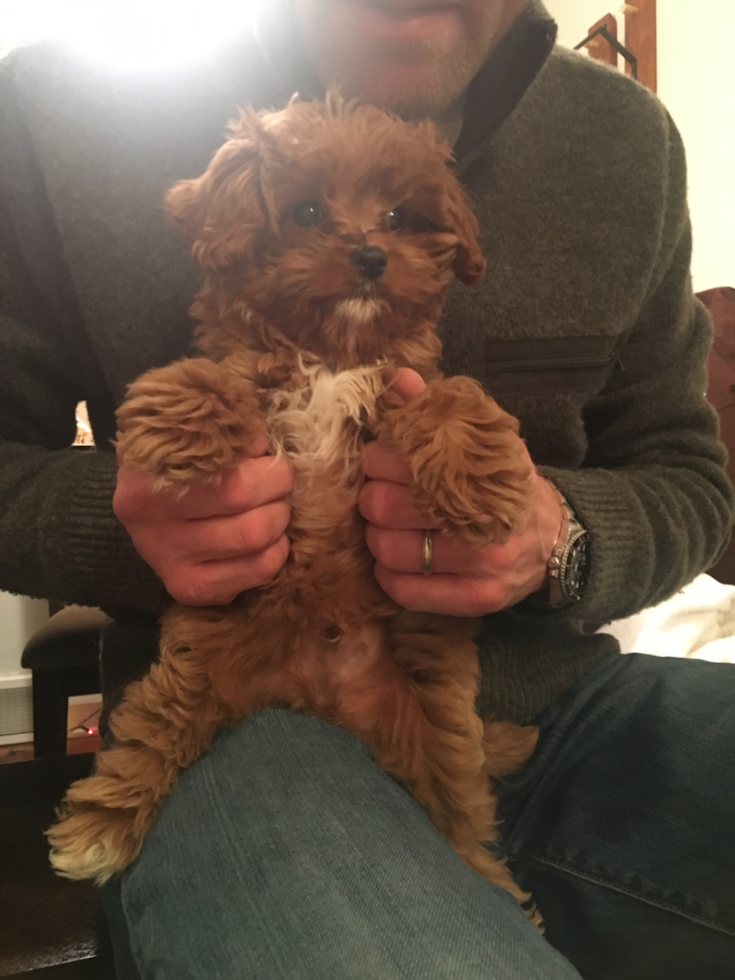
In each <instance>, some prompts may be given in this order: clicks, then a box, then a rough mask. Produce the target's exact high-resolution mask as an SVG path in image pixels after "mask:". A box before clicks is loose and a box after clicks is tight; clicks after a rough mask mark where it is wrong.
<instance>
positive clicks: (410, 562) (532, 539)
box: [360, 368, 562, 617]
mask: <svg viewBox="0 0 735 980" xmlns="http://www.w3.org/2000/svg"><path fill="white" fill-rule="evenodd" d="M423 388H424V382H423V380H422V379H421V378H420V376H419V375H418V374H416V372H415V371H411V370H409V369H408V368H403V369H401V370H400V371H399V372H398V376H397V378H396V389H397V390H398V391H399V393H400V394H401V395H402V397H404V398H405V399H406V400H407V401H408V400H409V399H410V398H412V397H414V396H415V395H417V394H418V393H419V392H420V391H421V390H422V389H423ZM518 445H519V451H520V452H524V453H527V450H526V447H525V445H524V444H523V442H522V441H521V440H520V439H519V440H518ZM362 465H363V470H364V472H365V475H366V476H367V477H368V478H369V479H368V480H367V481H366V483H365V485H364V487H363V488H362V491H361V493H360V512H361V513H362V515H363V517H365V518H366V519H367V521H368V522H369V523H368V526H367V529H366V532H365V539H366V541H367V545H368V547H369V548H370V551H371V552H372V553H373V555H374V556H375V558H376V565H375V577H376V579H377V580H378V582H379V584H380V586H381V587H382V588H383V590H384V591H385V592H387V594H388V595H389V596H390V597H391V598H392V599H394V600H395V601H396V602H397V603H399V605H401V606H403V607H404V608H406V609H411V610H414V611H425V612H438V613H444V614H448V615H452V616H470V617H472V616H484V615H486V614H487V613H491V612H497V611H498V610H499V609H505V608H506V607H508V606H512V605H514V604H515V603H516V602H520V601H521V599H524V598H525V597H526V596H527V595H530V594H531V593H532V592H538V591H539V590H541V589H543V588H544V586H545V584H546V572H547V569H546V562H547V560H548V558H549V556H550V555H551V551H552V549H553V547H554V544H555V543H556V539H557V536H558V534H559V529H560V526H561V518H562V515H561V505H560V503H559V500H558V498H557V496H556V494H555V493H554V489H553V487H552V485H551V484H550V483H549V482H548V480H545V479H543V477H541V476H540V475H539V474H538V473H537V472H536V469H535V467H534V466H533V465H532V464H531V462H530V459H529V466H530V469H531V471H532V474H533V477H532V478H533V481H534V486H533V491H532V492H533V493H534V494H535V498H536V505H535V507H534V508H533V510H532V512H531V517H530V519H529V521H528V524H527V525H526V527H525V528H524V530H523V531H522V532H521V533H520V534H516V535H513V536H512V537H511V538H509V539H508V541H507V542H506V543H505V544H504V545H502V546H501V545H491V546H490V547H487V548H484V549H482V550H478V549H476V548H472V547H470V545H467V544H464V543H463V542H460V541H456V540H452V539H451V538H449V537H447V536H446V535H444V534H442V533H441V532H440V531H439V530H435V532H434V535H433V555H432V565H431V575H423V574H422V572H421V556H422V548H423V541H424V534H425V532H426V529H427V522H426V520H425V518H423V517H422V516H421V515H420V514H419V513H418V511H417V510H416V509H415V508H414V506H413V503H412V498H411V489H410V482H411V474H410V470H409V467H408V463H407V462H406V460H405V459H403V458H402V457H401V456H399V455H398V454H397V453H395V452H393V451H392V450H390V449H387V448H386V447H385V446H383V445H381V444H380V443H379V442H371V443H368V444H367V445H366V446H365V447H364V449H363V464H362Z"/></svg>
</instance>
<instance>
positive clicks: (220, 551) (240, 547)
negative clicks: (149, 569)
mask: <svg viewBox="0 0 735 980" xmlns="http://www.w3.org/2000/svg"><path fill="white" fill-rule="evenodd" d="M290 518H291V508H290V506H289V505H288V503H287V502H286V501H285V500H277V501H274V502H273V503H270V504H263V506H262V507H256V508H254V509H253V510H249V511H246V512H245V513H242V514H233V515H229V516H226V517H210V518H206V519H202V520H193V521H187V522H186V523H185V524H183V525H181V528H182V530H181V535H180V538H179V541H178V546H179V548H180V549H181V550H182V551H185V553H186V555H187V557H189V558H191V559H192V560H193V561H197V562H200V561H211V560H216V561H222V560H225V559H229V558H238V557H242V556H246V555H252V554H255V553H257V552H259V551H263V550H264V549H265V548H268V547H269V546H270V545H272V544H273V543H274V542H275V541H277V540H278V539H279V538H280V537H281V535H282V534H283V533H284V532H285V530H286V528H287V527H288V524H289V521H290Z"/></svg>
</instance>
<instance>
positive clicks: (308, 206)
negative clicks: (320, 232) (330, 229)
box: [293, 201, 327, 228]
mask: <svg viewBox="0 0 735 980" xmlns="http://www.w3.org/2000/svg"><path fill="white" fill-rule="evenodd" d="M326 216H327V212H326V211H325V210H324V208H323V207H322V206H321V204H320V203H319V201H302V202H301V204H297V205H296V207H295V208H294V209H293V220H294V221H295V222H296V224H297V225H301V227H302V228H315V227H316V226H317V225H320V224H321V223H322V221H324V219H325V218H326Z"/></svg>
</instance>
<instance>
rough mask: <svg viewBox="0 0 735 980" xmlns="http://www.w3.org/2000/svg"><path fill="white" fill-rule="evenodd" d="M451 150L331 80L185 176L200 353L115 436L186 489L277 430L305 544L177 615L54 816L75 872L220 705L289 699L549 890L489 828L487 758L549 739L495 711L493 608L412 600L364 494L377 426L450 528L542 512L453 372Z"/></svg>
mask: <svg viewBox="0 0 735 980" xmlns="http://www.w3.org/2000/svg"><path fill="white" fill-rule="evenodd" d="M449 157H450V150H449V147H448V146H447V144H446V143H445V142H443V141H442V140H441V138H440V137H439V136H438V134H437V132H436V130H435V128H434V127H433V126H432V125H431V124H430V123H428V122H423V123H418V124H414V125H408V124H406V123H404V122H402V121H401V120H399V119H397V118H395V117H393V116H390V115H388V114H386V113H384V112H382V111H379V110H378V109H375V108H373V107H371V106H357V105H354V104H345V103H344V102H342V101H341V100H340V99H339V98H338V97H336V96H332V97H330V98H328V99H327V101H326V103H302V102H292V103H291V104H290V105H289V106H288V108H286V109H285V110H283V111H281V112H271V113H264V114H260V115H256V114H255V113H254V112H251V111H246V112H243V114H242V115H241V117H240V118H239V119H238V120H237V121H236V122H234V123H233V124H232V126H231V136H230V138H229V140H228V141H227V142H226V143H225V144H224V146H223V147H222V148H221V149H220V150H219V151H218V152H217V153H216V155H215V156H214V158H213V160H212V162H211V164H210V165H209V167H208V168H207V170H206V171H205V173H204V174H203V175H202V176H201V177H199V178H197V179H195V180H184V181H182V182H180V183H179V184H177V185H176V186H174V187H173V188H172V190H170V191H169V193H168V194H167V196H166V209H167V211H168V214H169V215H170V216H171V218H172V219H173V220H174V221H175V222H176V223H177V224H178V225H180V226H181V227H182V228H183V229H184V230H185V231H186V232H187V233H188V234H189V235H190V236H191V239H192V241H193V253H194V255H195V256H196V258H197V260H198V261H199V263H200V264H201V266H202V268H203V269H204V272H205V284H204V286H203V288H202V290H201V291H200V293H199V294H198V296H197V298H196V301H195V303H194V306H193V308H192V312H193V315H194V317H195V319H196V320H197V321H198V328H197V331H196V339H197V343H198V348H199V351H200V352H201V356H200V357H196V358H192V359H187V360H181V361H177V362H176V363H174V364H171V365H169V366H168V367H164V368H160V369H156V370H152V371H149V372H148V373H147V374H145V375H143V376H142V377H141V378H140V379H138V380H137V381H136V382H134V383H133V384H132V385H131V386H130V389H129V392H128V396H127V400H126V401H125V402H124V403H123V405H122V406H121V407H120V409H119V411H118V426H119V434H118V451H119V453H120V456H121V459H122V460H123V462H124V464H125V466H127V467H130V468H134V469H137V470H140V471H144V472H146V473H150V474H154V475H155V476H156V477H157V480H158V484H159V486H160V487H169V488H170V487H180V488H181V491H182V492H185V490H186V487H187V486H188V485H189V484H191V483H193V482H195V481H202V480H217V479H218V478H219V477H220V475H221V474H222V472H223V471H224V470H226V469H227V468H228V467H231V466H233V465H235V464H236V463H237V462H238V461H239V460H241V459H242V458H243V456H244V455H245V454H246V452H247V450H248V448H249V446H250V445H251V444H252V443H253V441H254V440H255V439H256V438H257V437H258V436H260V435H262V433H263V431H265V432H266V433H267V435H268V439H269V443H270V447H271V451H272V452H273V453H274V454H280V455H283V456H285V457H287V458H288V459H289V460H290V461H291V463H292V464H293V467H294V470H295V474H296V482H295V488H294V490H293V492H292V496H291V507H292V519H291V524H290V526H289V531H288V535H289V538H290V554H289V556H288V560H287V561H286V564H285V565H284V567H283V568H282V569H281V571H280V572H279V573H278V575H277V576H276V577H275V579H274V580H273V581H272V582H271V583H270V584H269V585H267V586H265V587H263V588H260V589H253V590H250V591H248V592H245V593H243V594H242V595H240V596H239V597H238V598H237V599H236V600H235V601H234V602H232V603H231V604H230V605H229V606H227V607H225V608H220V607H206V608H194V607H187V606H183V605H175V606H173V607H172V608H171V609H170V610H169V611H168V612H167V613H166V614H165V616H164V617H163V621H162V639H161V649H160V660H159V661H158V662H157V663H156V664H155V665H154V666H153V667H152V668H151V670H150V673H149V674H148V675H147V676H146V677H145V678H144V679H143V680H141V681H137V682H136V683H134V684H132V685H130V687H129V688H128V689H127V692H126V696H125V699H124V701H123V703H122V704H121V705H120V706H119V707H117V708H116V709H115V710H114V711H113V713H112V715H111V717H110V729H111V731H112V733H113V735H114V745H113V746H112V748H110V749H108V750H106V751H104V752H102V753H101V754H100V755H99V756H98V758H97V768H96V772H95V774H94V775H93V776H91V777H90V778H88V779H85V780H82V781H80V782H77V783H75V784H74V785H73V786H72V787H71V789H70V790H69V792H68V794H67V796H66V799H65V801H64V804H63V806H62V808H61V810H60V813H59V822H58V823H57V824H56V825H55V826H54V827H53V828H52V829H51V830H50V831H49V837H50V840H51V844H52V848H53V850H52V862H53V864H54V867H55V868H56V869H57V870H58V871H59V872H60V873H61V874H64V875H66V876H67V877H70V878H94V879H96V881H97V882H100V883H101V882H104V881H105V880H106V879H107V878H109V877H110V875H112V874H113V873H114V872H117V871H120V870H122V869H123V868H125V867H126V865H128V864H129V863H130V862H131V861H132V860H133V859H134V858H135V856H136V855H137V854H138V852H139V850H140V848H141V845H142V842H143V839H144V837H145V834H146V831H147V830H148V828H149V827H150V826H151V824H152V823H153V821H154V820H155V817H156V813H157V810H158V806H159V804H160V802H161V800H162V799H163V798H164V797H165V796H166V794H167V793H168V792H169V790H170V789H171V786H172V784H173V782H174V780H175V779H176V774H177V772H178V771H179V769H181V768H182V767H183V766H187V765H189V764H190V763H191V762H193V761H194V760H195V759H197V758H198V757H199V756H200V755H201V754H202V753H203V752H205V751H206V749H207V748H208V746H209V744H210V742H211V739H212V737H213V736H214V734H215V733H216V732H217V730H218V729H219V728H221V727H222V726H224V725H232V724H235V723H236V722H237V721H238V720H240V719H241V718H243V717H244V716H246V715H249V714H252V713H253V712H255V711H258V710H260V709H262V708H265V707H266V706H268V705H278V706H282V707H285V706H287V707H289V708H291V709H293V710H295V711H301V712H304V713H307V714H316V715H319V716H320V717H322V718H324V719H326V720H327V721H329V722H331V723H332V724H334V725H339V726H341V727H343V728H346V729H348V730H349V731H351V732H353V733H354V734H356V735H358V736H359V737H360V738H361V739H364V740H365V741H366V742H367V743H368V744H369V745H370V746H371V748H372V749H373V752H374V754H375V758H376V761H377V762H378V764H379V765H380V766H382V767H383V769H385V770H386V771H387V772H389V773H392V774H393V775H395V776H397V777H399V778H400V779H401V780H402V781H403V782H404V783H405V785H406V786H407V787H408V788H409V790H410V791H411V793H412V794H413V796H414V797H415V798H416V800H417V801H418V802H419V803H420V804H421V805H422V806H424V807H425V809H426V811H427V812H428V814H429V816H430V818H431V820H432V821H433V823H434V824H435V826H436V827H437V828H438V829H439V830H440V831H441V833H442V834H444V836H445V837H446V839H447V840H448V841H449V843H450V844H451V845H452V847H454V848H455V850H456V851H457V853H458V854H460V855H461V856H462V858H464V860H465V861H466V862H467V863H468V864H469V865H470V866H471V867H472V868H474V869H475V870H476V871H478V872H479V873H480V874H481V875H484V876H485V877H486V878H487V879H488V880H489V881H491V882H494V883H495V884H497V885H500V886H502V887H503V888H505V889H507V890H508V891H509V892H510V893H511V894H512V895H514V896H515V898H516V899H517V900H518V901H519V902H521V903H524V904H527V903H528V900H529V896H528V895H526V894H525V893H524V892H522V891H521V890H520V889H519V888H518V886H517V885H516V884H515V882H514V881H513V879H512V877H511V875H510V872H509V871H508V869H507V867H506V866H505V864H504V863H502V862H501V861H499V860H497V859H496V858H494V857H493V856H492V854H491V852H490V851H489V850H488V848H487V846H486V845H488V844H492V843H493V841H495V839H496V830H495V827H494V808H495V801H494V799H493V796H492V795H491V789H490V787H491V779H493V778H497V777H500V776H503V775H504V774H506V773H508V772H510V771H511V770H513V769H515V768H516V767H517V766H518V765H520V764H521V763H522V762H523V761H524V760H525V759H526V758H527V757H528V756H529V755H530V754H531V752H532V751H533V748H534V745H535V740H536V731H535V729H532V728H518V727H516V726H513V725H510V724H500V723H497V724H495V723H489V724H486V725H485V726H484V727H483V724H482V722H481V720H480V719H479V718H478V716H477V714H476V713H475V710H474V702H475V697H476V694H477V686H478V673H479V668H478V658H477V650H476V647H475V645H474V643H473V636H474V635H475V633H476V631H477V627H478V623H477V622H476V621H471V620H462V619H454V618H451V617H448V616H439V615H433V614H428V613H414V612H408V611H406V610H403V609H400V608H399V607H398V606H396V604H395V603H393V602H392V601H391V600H390V599H389V598H388V597H387V596H386V595H385V593H383V592H382V590H381V589H380V587H379V586H378V585H377V583H376V581H375V578H374V575H373V571H372V565H373V561H372V558H371V555H370V553H369V552H368V550H367V547H366V545H365V543H364V521H363V520H362V518H361V517H360V516H359V514H358V511H357V496H358V493H359V490H360V487H361V483H362V479H363V477H362V471H361V467H360V447H361V444H362V443H363V442H364V441H365V440H366V439H369V438H378V439H380V440H382V441H383V442H384V443H385V444H386V445H388V446H390V447H392V448H393V449H395V450H397V451H398V452H400V453H401V454H403V456H404V457H405V458H406V459H407V460H408V463H409V465H410V468H411V473H412V476H413V488H412V489H413V498H414V502H415V505H416V507H417V508H418V510H419V511H420V512H421V514H422V515H424V516H425V517H426V520H427V525H428V526H439V527H440V528H441V533H445V534H448V535H452V536H454V537H456V538H459V539H461V540H464V541H467V542H470V543H472V544H473V545H477V546H478V547H481V546H484V545H487V544H489V543H492V542H503V541H505V540H506V539H507V537H508V536H509V535H510V534H512V533H513V532H514V531H517V530H519V529H520V528H522V527H523V525H524V523H525V521H526V519H527V515H528V511H529V506H530V501H529V494H530V486H531V482H530V474H529V472H528V467H527V463H525V462H524V457H523V456H522V454H521V453H520V452H519V448H520V440H519V436H518V426H517V423H516V421H515V420H514V419H513V418H511V417H510V416H509V415H508V414H506V413H505V412H504V411H502V410H501V409H500V408H499V406H498V405H497V404H496V403H495V402H494V401H493V400H492V399H491V398H490V397H489V396H487V395H486V394H484V393H483V391H482V389H481V388H480V386H479V385H478V384H477V383H476V382H474V381H472V380H470V379H469V378H463V377H455V378H448V379H445V378H443V377H442V376H441V375H440V374H439V371H438V369H437V360H438V357H439V354H440V342H439V339H438V338H437V335H436V332H435V326H436V323H437V320H438V318H439V315H440V312H441V309H442V304H443V302H444V299H445V295H446V291H447V287H448V284H449V282H450V280H451V278H452V276H453V275H456V276H457V277H458V278H459V279H460V280H461V281H462V282H464V283H467V284H471V283H473V282H475V281H476V280H477V279H478V278H479V277H480V275H481V274H482V273H483V271H484V265H485V263H484V260H483V258H482V256H481V253H480V250H479V246H478V244H477V239H476V235H477V224H476V220H475V218H474V216H473V214H472V213H471V211H470V208H469V206H468V203H467V201H466V199H465V196H464V194H463V192H462V190H461V189H460V187H459V185H458V183H457V181H456V180H455V178H454V177H453V176H452V174H451V172H450V171H449V169H448V168H447V161H448V159H449ZM401 366H405V367H410V368H413V369H414V370H416V371H418V372H419V373H420V374H421V375H422V376H423V378H424V379H425V381H426V382H427V387H426V389H425V390H424V391H423V392H422V393H421V394H419V395H418V396H417V397H416V398H414V399H413V400H412V401H410V402H409V403H408V404H404V403H403V401H402V400H401V398H399V397H398V396H397V394H396V393H395V392H394V391H393V389H392V380H393V378H394V376H395V372H396V370H397V368H399V367H401ZM427 570H428V569H424V571H427ZM416 571H417V572H419V571H420V569H419V568H417V569H416ZM527 914H528V915H529V916H530V917H531V918H532V919H533V920H534V921H535V922H536V923H537V924H538V923H539V921H540V920H539V918H538V915H537V913H536V912H535V911H534V910H533V909H532V908H531V909H529V910H528V911H527Z"/></svg>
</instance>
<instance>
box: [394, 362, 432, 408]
mask: <svg viewBox="0 0 735 980" xmlns="http://www.w3.org/2000/svg"><path fill="white" fill-rule="evenodd" d="M425 387H426V382H425V381H424V379H423V378H422V377H421V375H420V374H419V373H418V371H414V370H413V368H406V367H402V368H398V370H397V371H396V376H395V378H394V379H393V389H394V391H397V392H398V394H399V395H400V396H401V398H402V399H403V400H404V401H406V402H410V401H411V399H412V398H415V397H416V395H419V394H420V393H421V392H422V391H423V390H424V388H425Z"/></svg>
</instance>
